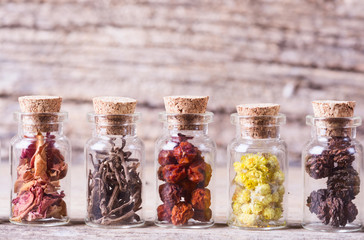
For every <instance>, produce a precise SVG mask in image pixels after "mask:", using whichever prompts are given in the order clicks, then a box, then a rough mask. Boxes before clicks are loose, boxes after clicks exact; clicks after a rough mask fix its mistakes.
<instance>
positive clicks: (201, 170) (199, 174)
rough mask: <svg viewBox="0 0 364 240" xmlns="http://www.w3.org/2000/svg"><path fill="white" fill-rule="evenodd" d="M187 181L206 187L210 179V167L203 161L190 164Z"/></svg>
mask: <svg viewBox="0 0 364 240" xmlns="http://www.w3.org/2000/svg"><path fill="white" fill-rule="evenodd" d="M187 173H188V179H189V180H190V181H192V182H195V183H201V184H202V185H203V186H204V187H205V186H207V185H208V184H209V182H210V179H211V174H212V168H211V165H210V164H208V163H206V162H204V161H197V162H194V163H192V164H191V165H190V166H189V168H188V170H187Z"/></svg>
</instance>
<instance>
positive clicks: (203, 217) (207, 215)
mask: <svg viewBox="0 0 364 240" xmlns="http://www.w3.org/2000/svg"><path fill="white" fill-rule="evenodd" d="M211 217H212V211H211V209H210V208H208V209H204V210H196V209H195V211H194V215H193V219H195V220H197V221H200V222H207V221H210V219H211Z"/></svg>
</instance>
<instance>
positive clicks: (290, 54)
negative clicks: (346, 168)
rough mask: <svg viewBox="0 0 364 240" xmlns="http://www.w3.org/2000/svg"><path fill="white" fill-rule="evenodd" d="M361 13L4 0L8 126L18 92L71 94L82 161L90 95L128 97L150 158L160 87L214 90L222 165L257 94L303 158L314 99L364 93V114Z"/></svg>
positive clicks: (1, 38) (329, 8)
mask: <svg viewBox="0 0 364 240" xmlns="http://www.w3.org/2000/svg"><path fill="white" fill-rule="evenodd" d="M363 21H364V3H363V1H360V0H315V1H314V0H300V1H290V0H276V1H272V0H255V1H253V0H195V1H190V0H99V1H92V0H47V1H41V0H1V1H0V80H1V81H0V100H1V101H0V111H1V113H2V121H1V122H2V124H1V126H0V133H2V134H1V135H2V139H3V140H4V142H7V141H8V139H9V138H10V136H12V135H14V134H15V131H16V127H15V125H12V121H11V113H12V112H13V111H15V110H17V109H18V106H17V102H16V97H18V96H20V95H25V94H57V95H62V96H63V97H64V99H65V103H64V106H63V110H65V111H68V112H70V116H71V119H70V121H69V124H68V126H67V128H66V129H67V134H68V135H69V136H70V138H71V140H72V143H73V145H74V156H75V159H76V161H81V159H82V148H83V144H84V142H85V141H86V139H87V138H88V137H89V136H90V135H91V133H90V128H89V127H87V125H86V121H85V119H86V118H85V114H86V112H87V111H91V110H92V108H91V98H92V97H94V96H100V95H117V96H128V97H133V98H136V99H138V110H139V111H141V112H142V113H143V116H144V118H143V123H142V124H141V126H139V134H140V137H141V138H142V139H143V140H144V141H145V143H146V147H147V160H148V161H153V142H154V140H155V139H156V138H157V136H158V135H159V134H160V131H161V125H160V124H159V123H158V121H157V113H158V112H159V111H162V110H163V99H162V97H163V96H165V95H172V94H196V95H210V97H211V98H210V99H211V100H210V102H209V105H208V108H209V110H210V111H213V112H214V113H215V122H214V123H213V124H211V125H210V134H211V136H212V137H213V138H214V139H215V140H216V142H217V144H218V146H219V157H218V161H219V162H220V163H224V162H225V154H226V153H225V149H226V145H227V144H228V142H229V141H230V140H231V139H232V138H233V136H234V128H233V126H231V125H230V123H229V114H230V113H232V112H234V111H235V109H234V108H235V105H237V104H239V103H248V102H249V103H251V102H277V103H280V104H282V108H281V109H282V112H283V113H286V114H287V116H288V124H287V125H286V126H285V127H284V128H283V129H282V135H283V137H284V138H285V139H286V141H287V142H288V147H289V152H290V154H289V158H290V161H292V162H296V163H298V162H299V158H300V151H301V149H302V146H303V144H304V142H305V141H306V139H308V138H309V128H308V127H305V120H304V117H305V115H307V114H309V113H311V112H312V110H311V105H310V101H311V100H314V99H323V98H325V99H348V100H356V101H358V107H357V111H356V113H357V114H358V115H361V116H363V114H364V91H363V90H364V27H363ZM359 139H360V140H362V139H364V131H363V130H362V129H360V131H359ZM5 146H7V145H6V144H5ZM5 155H6V150H4V151H3V156H5Z"/></svg>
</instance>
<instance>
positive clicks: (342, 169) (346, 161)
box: [302, 116, 363, 232]
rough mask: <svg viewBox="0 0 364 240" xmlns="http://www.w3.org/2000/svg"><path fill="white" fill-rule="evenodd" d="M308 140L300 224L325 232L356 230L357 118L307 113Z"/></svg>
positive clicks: (359, 155)
mask: <svg viewBox="0 0 364 240" xmlns="http://www.w3.org/2000/svg"><path fill="white" fill-rule="evenodd" d="M306 123H307V125H309V126H311V139H310V141H309V142H308V143H307V144H306V145H305V147H304V149H303V152H302V167H303V172H304V173H303V177H304V190H303V192H304V194H303V219H302V226H303V227H304V228H306V229H309V230H315V231H324V232H351V231H359V230H360V229H361V227H362V222H361V216H360V209H361V205H360V203H361V194H359V192H360V170H361V164H362V161H363V159H362V157H363V147H362V145H361V144H360V143H359V142H358V141H357V140H356V128H357V127H358V126H360V125H361V118H360V117H348V118H318V117H314V116H307V118H306Z"/></svg>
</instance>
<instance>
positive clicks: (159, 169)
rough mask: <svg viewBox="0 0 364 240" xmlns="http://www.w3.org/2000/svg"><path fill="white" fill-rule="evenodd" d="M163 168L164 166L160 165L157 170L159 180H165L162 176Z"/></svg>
mask: <svg viewBox="0 0 364 240" xmlns="http://www.w3.org/2000/svg"><path fill="white" fill-rule="evenodd" d="M163 169H164V166H160V167H159V168H158V171H157V176H158V179H159V180H161V181H165V180H164V176H163Z"/></svg>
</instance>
